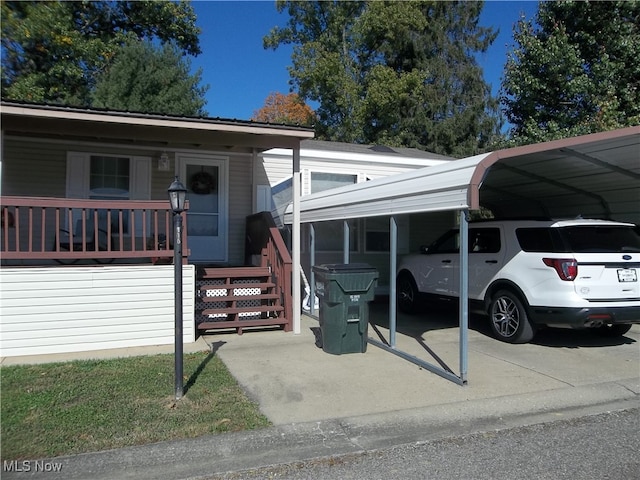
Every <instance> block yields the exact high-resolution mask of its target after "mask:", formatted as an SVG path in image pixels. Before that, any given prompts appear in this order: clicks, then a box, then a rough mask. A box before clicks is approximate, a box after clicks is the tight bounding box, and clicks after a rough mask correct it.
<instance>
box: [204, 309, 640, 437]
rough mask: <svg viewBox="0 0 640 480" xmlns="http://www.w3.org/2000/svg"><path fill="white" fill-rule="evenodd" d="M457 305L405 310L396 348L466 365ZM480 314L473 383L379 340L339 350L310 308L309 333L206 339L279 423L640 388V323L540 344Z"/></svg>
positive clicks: (513, 408) (499, 410)
mask: <svg viewBox="0 0 640 480" xmlns="http://www.w3.org/2000/svg"><path fill="white" fill-rule="evenodd" d="M370 317H371V320H372V324H371V325H370V327H369V337H371V338H376V339H380V338H387V339H388V335H389V332H388V329H387V323H388V305H387V304H386V303H372V304H371V305H370ZM457 322H458V320H457V314H456V312H452V311H446V310H432V311H425V312H424V313H422V314H419V315H416V316H406V315H399V318H398V322H397V337H396V342H397V348H398V349H401V350H403V351H406V352H408V353H410V354H411V355H413V356H416V357H418V358H420V359H422V360H425V361H427V362H429V363H432V364H436V365H441V366H443V368H449V369H450V370H451V371H453V372H454V373H455V374H459V329H458V327H457ZM486 322H487V320H486V318H484V317H481V316H472V317H471V319H470V329H469V343H468V344H469V349H468V365H469V371H468V384H467V385H466V386H459V385H456V384H454V383H452V382H450V381H448V380H446V379H444V378H441V377H440V376H438V375H435V374H433V373H431V372H429V371H427V370H424V369H422V368H420V367H419V366H417V365H416V364H414V363H411V362H408V361H406V360H404V359H402V358H400V357H398V356H396V355H393V354H391V353H389V352H386V351H385V350H383V349H381V348H378V347H376V346H373V345H368V348H367V350H366V352H365V353H350V354H342V355H331V354H328V353H325V352H324V351H323V350H322V348H321V347H320V342H319V338H318V337H319V336H320V329H319V324H318V321H317V320H316V319H314V318H311V317H309V316H303V319H302V332H301V334H300V335H293V334H291V333H284V332H273V331H270V332H266V331H265V332H250V333H245V334H244V335H242V336H238V335H235V334H224V333H220V334H214V335H208V336H206V337H204V340H205V341H206V342H207V343H208V344H209V345H210V346H211V348H212V349H213V350H215V351H216V352H217V354H218V355H219V356H220V357H221V358H222V360H223V361H224V362H225V364H226V365H227V366H228V367H229V369H230V370H231V372H232V374H233V375H234V376H235V378H236V379H238V381H239V382H240V383H241V385H242V386H243V387H244V388H245V390H246V391H247V392H248V394H249V395H250V396H251V397H252V398H253V399H254V400H256V401H257V402H258V403H259V404H260V407H261V409H262V411H263V412H264V413H265V415H267V417H268V418H269V419H270V420H271V421H272V422H273V423H274V424H275V425H285V424H290V423H299V422H313V421H322V420H327V419H336V418H343V417H354V416H363V415H397V414H400V413H402V412H404V413H409V411H411V410H414V411H415V410H421V409H425V408H433V407H438V408H440V409H443V410H447V411H451V410H452V409H453V410H456V409H458V410H460V411H461V412H462V411H465V410H468V408H469V407H470V406H471V404H470V403H468V402H471V401H473V402H474V403H473V409H474V410H475V411H476V413H479V412H480V411H481V410H483V411H484V413H485V414H486V415H491V416H497V417H500V416H502V415H508V414H510V413H512V414H513V413H516V412H527V411H537V410H546V409H553V408H556V409H558V408H559V409H567V408H572V407H574V406H577V404H579V405H589V404H594V405H596V404H599V403H603V402H606V401H608V400H615V399H618V398H620V399H625V398H628V397H634V396H635V395H637V394H638V393H640V348H639V345H640V344H639V340H640V326H637V325H636V326H634V327H633V328H632V329H631V331H630V332H629V333H628V334H627V335H625V336H624V337H620V338H615V339H608V338H602V337H598V336H596V335H594V334H591V333H589V332H584V331H572V330H556V329H553V330H552V329H548V330H544V331H541V332H539V334H538V335H537V336H536V338H535V339H534V340H533V342H532V343H529V344H524V345H511V344H507V343H503V342H500V341H498V340H495V339H494V338H492V337H491V335H490V332H489V328H488V325H487V323H486Z"/></svg>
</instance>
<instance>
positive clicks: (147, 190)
mask: <svg viewBox="0 0 640 480" xmlns="http://www.w3.org/2000/svg"><path fill="white" fill-rule="evenodd" d="M130 188H131V190H130V194H129V198H130V199H131V200H149V199H150V198H151V157H131V180H130ZM167 201H168V200H167Z"/></svg>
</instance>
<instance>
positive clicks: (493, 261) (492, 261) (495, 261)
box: [484, 260, 498, 263]
mask: <svg viewBox="0 0 640 480" xmlns="http://www.w3.org/2000/svg"><path fill="white" fill-rule="evenodd" d="M484 263H498V260H485V261H484Z"/></svg>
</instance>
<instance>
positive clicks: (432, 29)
mask: <svg viewBox="0 0 640 480" xmlns="http://www.w3.org/2000/svg"><path fill="white" fill-rule="evenodd" d="M277 7H278V9H279V10H280V11H282V10H284V9H285V8H286V9H287V11H288V13H289V16H290V20H289V23H288V25H287V26H286V27H283V28H278V27H276V28H274V29H273V30H272V31H271V32H270V33H269V35H268V36H267V37H265V39H264V46H265V48H277V47H278V46H279V45H281V44H288V43H291V44H293V45H294V51H293V55H292V66H291V67H290V69H289V73H290V76H291V79H292V84H293V85H294V87H295V88H297V90H298V92H299V94H300V96H301V97H303V98H304V99H308V100H312V101H317V102H319V104H320V107H319V108H318V110H317V111H316V114H317V116H318V126H317V134H318V136H319V138H325V139H329V140H334V141H342V142H353V143H380V144H382V143H384V144H387V145H395V146H408V147H415V148H421V149H425V150H430V151H433V152H437V153H443V154H450V155H461V156H462V155H468V154H472V153H477V152H478V151H481V150H483V149H486V148H487V147H488V145H489V144H490V142H491V141H493V140H494V139H495V137H496V136H497V135H498V132H499V126H500V125H499V123H500V121H499V112H498V109H497V107H498V104H497V100H496V99H494V98H492V97H491V93H490V89H489V86H488V85H487V84H486V83H485V82H484V80H483V78H482V69H481V68H480V67H479V65H478V64H477V62H476V60H475V56H474V55H475V54H476V53H478V52H484V51H486V49H487V48H488V46H489V45H490V44H491V42H493V40H494V39H495V36H496V34H495V33H494V32H493V31H492V30H491V29H487V28H481V27H478V25H477V22H478V17H479V14H480V11H481V8H482V3H481V2H437V1H421V2H417V1H416V2H393V1H391V2H381V1H369V2H343V1H321V2H306V1H303V2H298V1H286V2H285V1H279V2H278V3H277Z"/></svg>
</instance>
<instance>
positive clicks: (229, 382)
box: [0, 352, 269, 460]
mask: <svg viewBox="0 0 640 480" xmlns="http://www.w3.org/2000/svg"><path fill="white" fill-rule="evenodd" d="M0 375H1V378H0V380H1V382H2V383H1V389H2V390H1V393H2V397H1V415H2V417H1V434H2V460H14V459H37V458H45V457H54V456H59V455H68V454H76V453H83V452H92V451H98V450H106V449H111V448H118V447H125V446H130V445H140V444H145V443H151V442H158V441H162V440H170V439H177V438H185V437H196V436H199V435H206V434H215V433H222V432H231V431H238V430H248V429H254V428H261V427H266V426H268V425H269V421H268V420H267V418H266V417H264V416H263V415H262V414H261V413H260V412H259V410H258V406H257V405H256V404H255V403H253V402H251V401H250V400H249V399H248V398H247V397H246V395H245V394H244V392H243V391H242V389H241V388H240V387H239V385H238V384H237V382H236V381H235V379H234V378H233V377H232V376H231V374H230V373H229V371H228V370H227V368H226V367H225V365H224V364H223V363H222V361H221V360H220V359H219V358H218V357H216V356H215V355H213V354H209V353H207V352H203V353H195V354H188V355H185V356H184V390H185V394H184V397H183V398H182V399H181V400H180V401H178V402H176V401H175V399H174V396H175V390H174V388H175V387H174V382H175V380H174V356H173V355H153V356H144V357H132V358H120V359H113V360H96V361H75V362H69V363H51V364H46V365H27V366H22V365H21V366H6V367H2V368H1V369H0Z"/></svg>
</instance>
